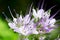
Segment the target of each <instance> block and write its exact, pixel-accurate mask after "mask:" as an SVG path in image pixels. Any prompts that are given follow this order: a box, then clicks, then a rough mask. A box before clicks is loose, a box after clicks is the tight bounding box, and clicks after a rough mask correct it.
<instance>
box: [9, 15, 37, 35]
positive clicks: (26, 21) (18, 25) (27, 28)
mask: <svg viewBox="0 0 60 40" xmlns="http://www.w3.org/2000/svg"><path fill="white" fill-rule="evenodd" d="M8 25H9V26H10V28H12V29H13V30H14V31H15V32H18V33H20V34H22V35H24V36H27V35H29V34H38V32H37V30H36V27H34V22H33V19H32V20H30V17H29V14H28V15H26V16H25V17H24V18H22V16H21V15H20V17H19V18H13V22H12V23H10V22H9V23H8Z"/></svg>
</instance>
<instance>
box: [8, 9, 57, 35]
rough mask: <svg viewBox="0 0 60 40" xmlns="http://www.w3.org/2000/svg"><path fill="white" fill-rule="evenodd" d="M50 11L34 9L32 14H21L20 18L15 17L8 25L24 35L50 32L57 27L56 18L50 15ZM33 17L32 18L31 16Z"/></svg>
mask: <svg viewBox="0 0 60 40" xmlns="http://www.w3.org/2000/svg"><path fill="white" fill-rule="evenodd" d="M50 11H51V10H48V11H44V10H43V9H39V10H37V11H36V10H35V9H32V16H33V17H32V16H30V14H27V15H26V16H25V17H23V16H22V15H20V16H19V17H18V18H14V17H13V22H9V23H8V25H9V27H10V28H11V29H13V30H14V31H15V32H18V33H19V34H22V35H24V36H27V35H30V34H40V33H49V32H51V31H52V30H53V29H54V27H55V25H54V24H55V22H56V20H55V19H54V18H52V17H50ZM31 17H32V18H31Z"/></svg>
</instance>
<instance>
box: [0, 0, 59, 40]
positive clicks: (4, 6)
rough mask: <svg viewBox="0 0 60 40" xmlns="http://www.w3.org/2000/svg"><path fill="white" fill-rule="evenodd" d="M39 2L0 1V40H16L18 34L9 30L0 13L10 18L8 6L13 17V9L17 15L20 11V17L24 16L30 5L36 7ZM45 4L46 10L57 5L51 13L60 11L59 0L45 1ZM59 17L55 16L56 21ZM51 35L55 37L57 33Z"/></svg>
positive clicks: (30, 0) (28, 0) (29, 0)
mask: <svg viewBox="0 0 60 40" xmlns="http://www.w3.org/2000/svg"><path fill="white" fill-rule="evenodd" d="M39 2H40V0H0V40H17V39H18V33H15V32H14V31H13V30H12V29H10V28H9V26H8V23H7V21H6V20H5V17H4V15H3V14H2V12H5V14H6V15H7V16H8V17H9V18H12V17H11V15H10V13H9V10H8V6H10V8H11V11H12V13H13V15H14V12H13V9H15V10H16V12H17V13H19V14H20V11H22V15H25V13H26V11H27V10H28V9H29V7H30V5H31V4H32V3H33V6H34V7H38V4H39ZM46 2H47V3H46ZM45 3H46V4H47V7H46V10H47V9H49V8H50V7H51V6H52V5H55V4H58V7H56V8H54V9H53V11H52V13H54V12H55V11H56V10H58V9H60V6H59V5H60V0H45ZM59 15H60V14H58V15H57V16H56V18H57V19H60V17H59ZM14 16H15V15H14ZM58 30H59V29H58ZM53 34H54V35H53ZM53 34H52V35H51V37H52V36H54V37H55V36H57V35H58V34H59V33H58V31H55V33H53ZM51 37H50V38H51ZM54 37H53V38H54ZM55 38H56V37H55ZM47 40H48V39H47ZM50 40H51V39H50ZM52 40H53V39H52Z"/></svg>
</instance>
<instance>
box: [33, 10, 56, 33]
mask: <svg viewBox="0 0 60 40" xmlns="http://www.w3.org/2000/svg"><path fill="white" fill-rule="evenodd" d="M40 10H41V9H40ZM38 11H39V10H38ZM39 13H40V12H39ZM35 15H36V16H38V17H41V18H40V19H39V21H38V23H39V24H38V25H41V27H40V31H39V32H40V33H49V32H51V31H52V30H53V29H54V27H55V25H54V24H55V22H56V20H55V19H54V18H49V17H50V10H49V11H46V12H44V11H43V12H41V16H39V15H38V13H35ZM35 15H33V16H35Z"/></svg>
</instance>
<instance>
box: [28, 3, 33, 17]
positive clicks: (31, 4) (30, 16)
mask: <svg viewBox="0 0 60 40" xmlns="http://www.w3.org/2000/svg"><path fill="white" fill-rule="evenodd" d="M32 5H33V3H32V4H31V6H30V10H29V14H30V17H31V16H32V13H31V9H32Z"/></svg>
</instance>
